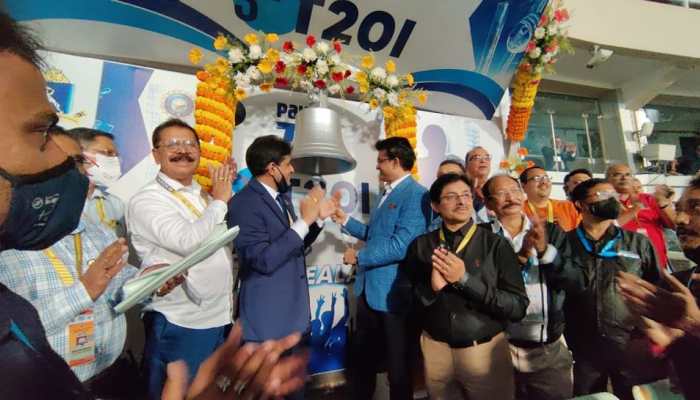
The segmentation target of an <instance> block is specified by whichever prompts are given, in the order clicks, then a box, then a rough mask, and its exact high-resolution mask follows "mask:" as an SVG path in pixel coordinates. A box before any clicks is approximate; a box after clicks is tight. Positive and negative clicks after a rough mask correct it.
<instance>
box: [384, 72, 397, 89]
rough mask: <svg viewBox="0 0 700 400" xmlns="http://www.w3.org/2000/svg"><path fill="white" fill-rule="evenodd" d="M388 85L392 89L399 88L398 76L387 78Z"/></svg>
mask: <svg viewBox="0 0 700 400" xmlns="http://www.w3.org/2000/svg"><path fill="white" fill-rule="evenodd" d="M386 84H387V85H388V86H389V87H392V88H393V87H397V86H399V78H397V77H396V75H389V76H388V77H387V78H386Z"/></svg>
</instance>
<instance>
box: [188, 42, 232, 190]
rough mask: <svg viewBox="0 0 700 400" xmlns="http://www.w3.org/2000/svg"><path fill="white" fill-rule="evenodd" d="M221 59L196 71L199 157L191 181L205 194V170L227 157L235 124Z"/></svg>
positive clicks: (226, 72)
mask: <svg viewBox="0 0 700 400" xmlns="http://www.w3.org/2000/svg"><path fill="white" fill-rule="evenodd" d="M217 40H219V41H221V39H220V38H217ZM222 60H223V59H221V58H220V59H217V62H216V63H214V64H208V65H206V66H205V67H204V70H202V71H198V72H197V79H198V80H199V81H200V82H199V83H198V84H197V97H196V98H195V111H194V119H195V125H194V130H195V131H196V132H197V136H198V137H199V146H200V157H199V166H198V167H197V170H196V171H195V176H194V178H195V179H196V180H197V182H198V183H199V184H200V185H201V186H202V187H203V188H204V189H205V190H207V191H209V190H211V187H212V182H211V177H210V176H209V167H218V166H220V165H222V164H223V163H224V162H225V161H226V159H227V158H229V157H230V156H231V144H232V142H233V128H234V125H235V111H236V103H237V102H236V99H235V98H234V97H233V95H231V94H230V93H229V91H228V90H226V89H227V87H228V85H229V84H230V81H229V73H230V70H229V68H228V67H227V64H228V63H227V62H222ZM224 61H225V60H224Z"/></svg>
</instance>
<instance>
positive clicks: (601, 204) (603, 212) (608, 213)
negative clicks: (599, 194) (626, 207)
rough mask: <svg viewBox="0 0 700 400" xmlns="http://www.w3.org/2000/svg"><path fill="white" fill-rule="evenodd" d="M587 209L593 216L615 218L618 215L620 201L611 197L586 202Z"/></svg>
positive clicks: (606, 218) (605, 218)
mask: <svg viewBox="0 0 700 400" xmlns="http://www.w3.org/2000/svg"><path fill="white" fill-rule="evenodd" d="M588 210H589V211H590V212H591V214H592V215H593V216H594V217H598V218H600V219H604V220H608V219H617V217H619V216H620V202H619V201H617V199H616V198H614V197H611V198H609V199H606V200H601V201H596V202H595V203H591V204H588Z"/></svg>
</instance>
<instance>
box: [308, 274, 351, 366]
mask: <svg viewBox="0 0 700 400" xmlns="http://www.w3.org/2000/svg"><path fill="white" fill-rule="evenodd" d="M323 286H324V289H325V290H324V293H326V294H322V295H320V296H318V297H317V298H316V303H315V304H312V307H313V310H314V312H313V314H312V318H313V319H312V320H311V359H310V361H309V371H310V373H311V374H316V373H323V372H331V371H337V370H341V369H343V368H345V345H346V342H347V337H348V328H347V322H348V317H349V315H350V307H349V303H348V302H349V299H348V289H347V288H345V287H344V286H342V285H323ZM338 302H342V303H340V304H342V308H341V309H340V311H341V312H342V314H341V317H340V319H339V320H338V322H336V323H335V324H334V323H333V322H334V321H335V319H336V310H337V303H338Z"/></svg>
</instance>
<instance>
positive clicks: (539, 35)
mask: <svg viewBox="0 0 700 400" xmlns="http://www.w3.org/2000/svg"><path fill="white" fill-rule="evenodd" d="M546 33H547V32H546V31H545V29H544V27H543V26H540V27H539V28H537V29H535V39H542V38H543V37H544V35H545V34H546Z"/></svg>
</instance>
